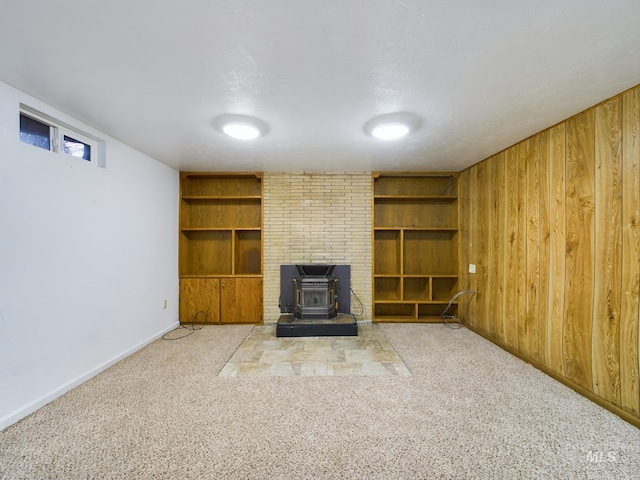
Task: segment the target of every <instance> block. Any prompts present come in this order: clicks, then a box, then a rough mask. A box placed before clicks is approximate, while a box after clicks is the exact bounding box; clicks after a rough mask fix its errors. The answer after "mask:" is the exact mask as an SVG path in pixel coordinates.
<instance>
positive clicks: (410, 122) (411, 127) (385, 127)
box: [364, 112, 422, 140]
mask: <svg viewBox="0 0 640 480" xmlns="http://www.w3.org/2000/svg"><path fill="white" fill-rule="evenodd" d="M421 124H422V120H421V119H420V117H419V116H418V115H416V114H415V113H410V112H396V113H387V114H385V115H379V116H377V117H374V118H372V119H371V120H369V121H368V122H367V123H365V124H364V131H365V132H366V133H367V134H368V135H371V136H372V137H376V138H379V139H381V140H396V139H398V138H401V137H404V136H405V135H407V134H408V133H410V132H413V131H415V130H417V129H418V128H419V127H420V125H421Z"/></svg>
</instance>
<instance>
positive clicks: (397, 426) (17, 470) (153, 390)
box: [0, 324, 640, 480]
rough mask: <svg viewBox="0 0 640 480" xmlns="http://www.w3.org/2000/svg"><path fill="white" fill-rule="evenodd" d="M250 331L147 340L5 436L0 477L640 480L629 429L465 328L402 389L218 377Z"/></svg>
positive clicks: (309, 379) (433, 349)
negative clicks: (143, 345) (579, 479)
mask: <svg viewBox="0 0 640 480" xmlns="http://www.w3.org/2000/svg"><path fill="white" fill-rule="evenodd" d="M251 328H252V327H250V326H220V327H205V328H203V329H202V330H200V331H196V332H195V333H194V334H193V335H190V336H188V337H186V338H184V339H182V340H177V341H173V342H167V341H157V342H154V343H152V344H151V345H149V346H148V347H146V348H144V349H143V350H141V351H139V352H137V353H136V354H134V355H132V356H131V357H129V358H127V359H125V360H123V361H122V362H120V363H118V364H117V365H115V366H113V367H112V368H110V369H108V370H107V371H105V372H103V373H102V374H100V375H98V376H97V377H95V378H93V379H91V380H90V381H88V382H86V383H85V384H83V385H81V386H80V387H78V388H76V389H74V390H73V391H71V392H69V393H67V394H66V395H64V396H63V397H61V398H59V399H57V400H55V401H54V402H52V403H50V404H49V405H47V406H45V407H43V408H42V409H40V410H38V411H37V412H35V413H34V414H32V415H30V416H28V417H27V418H25V419H23V420H22V421H20V422H18V423H17V424H15V425H13V426H11V427H9V428H7V429H5V430H4V431H3V432H1V433H0V478H2V479H17V478H19V479H96V478H98V479H132V478H135V479H150V478H153V479H292V480H293V479H296V480H297V479H314V480H318V479H367V480H369V479H385V480H388V479H430V478H443V479H449V478H456V479H457V478H473V479H476V478H479V479H493V478H500V479H516V478H518V479H521V478H539V479H556V478H562V479H573V478H594V479H596V478H597V479H616V480H618V479H638V472H640V430H638V429H637V428H635V427H633V426H632V425H630V424H628V423H626V422H624V421H623V420H621V419H620V418H618V417H616V416H615V415H613V414H611V413H609V412H608V411H606V410H603V409H602V408H600V407H599V406H597V405H595V404H594V403H592V402H590V401H589V400H587V399H585V398H583V397H581V396H579V395H578V394H576V393H575V392H573V391H572V390H570V389H568V388H566V387H564V386H563V385H561V384H559V383H557V382H556V381H554V380H552V379H551V378H549V377H547V376H546V375H544V374H543V373H541V372H539V371H538V370H535V369H534V368H533V367H531V366H529V365H527V364H526V363H524V362H522V361H520V360H519V359H517V358H515V357H513V356H511V355H509V354H508V353H506V352H504V351H502V350H500V349H499V348H497V347H496V346H494V345H493V344H491V343H489V342H487V341H486V340H484V339H483V338H481V337H479V336H477V335H475V334H474V333H472V332H470V331H468V330H466V329H464V328H463V329H460V330H451V329H448V328H446V327H444V326H443V325H437V324H436V325H424V324H416V325H408V324H404V325H403V324H385V325H381V326H380V328H381V330H382V332H383V333H384V334H385V335H386V337H387V338H388V339H389V341H390V342H391V344H392V345H393V347H394V348H395V350H396V351H397V352H398V354H399V356H400V357H401V358H402V360H403V362H404V363H405V364H406V366H407V368H408V369H409V370H410V371H411V376H400V375H380V376H373V375H369V376H362V375H358V376H326V375H323V376H267V377H220V376H217V373H218V372H219V371H220V370H221V369H222V367H223V366H224V365H225V364H226V363H227V361H228V359H229V358H230V357H231V356H232V354H233V353H234V352H235V351H236V349H237V348H238V346H239V345H240V344H241V343H242V342H243V341H244V340H245V338H246V337H247V335H248V334H249V332H250V331H251Z"/></svg>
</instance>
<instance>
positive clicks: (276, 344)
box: [218, 323, 411, 377]
mask: <svg viewBox="0 0 640 480" xmlns="http://www.w3.org/2000/svg"><path fill="white" fill-rule="evenodd" d="M218 375H219V376H221V377H241V376H297V375H304V376H320V375H346V376H355V375H404V376H409V375H411V373H409V370H407V367H406V366H405V364H404V363H402V360H401V359H400V357H399V356H398V354H397V353H396V351H395V350H394V349H393V346H392V345H391V343H389V340H388V339H387V337H386V336H385V334H384V333H383V332H382V330H381V329H380V327H379V326H378V325H374V324H371V323H366V324H361V325H359V326H358V336H347V337H343V336H335V337H333V336H326V337H277V336H276V327H275V326H273V325H265V326H261V327H254V328H253V330H251V333H250V334H249V336H248V337H247V338H246V339H245V340H244V341H243V342H242V344H240V346H239V347H238V349H237V350H236V352H235V353H234V354H233V356H232V357H231V358H230V359H229V361H228V362H227V363H226V365H225V366H224V367H223V368H222V370H221V371H220V373H219V374H218Z"/></svg>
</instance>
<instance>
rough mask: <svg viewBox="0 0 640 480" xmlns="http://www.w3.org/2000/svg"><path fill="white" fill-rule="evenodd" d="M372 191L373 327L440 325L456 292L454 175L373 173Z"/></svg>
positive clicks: (456, 229)
mask: <svg viewBox="0 0 640 480" xmlns="http://www.w3.org/2000/svg"><path fill="white" fill-rule="evenodd" d="M373 188H374V192H373V194H374V195H373V239H374V241H373V244H374V247H373V270H374V271H373V282H374V284H373V297H374V302H373V303H374V305H373V319H374V321H378V322H433V321H441V317H440V315H441V313H442V311H443V310H444V309H445V308H446V306H447V304H448V303H449V300H451V298H452V297H453V296H454V295H455V294H456V293H457V290H458V177H457V174H448V173H433V174H428V173H415V174H413V173H406V174H403V173H374V174H373ZM452 308H453V310H450V311H449V312H448V313H455V311H456V308H457V306H456V305H454V306H453V307H452Z"/></svg>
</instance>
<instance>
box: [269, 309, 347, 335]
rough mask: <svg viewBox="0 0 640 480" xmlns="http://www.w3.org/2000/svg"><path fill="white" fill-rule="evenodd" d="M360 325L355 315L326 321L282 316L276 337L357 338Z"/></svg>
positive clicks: (338, 316) (341, 315) (336, 317)
mask: <svg viewBox="0 0 640 480" xmlns="http://www.w3.org/2000/svg"><path fill="white" fill-rule="evenodd" d="M357 336H358V323H357V322H356V319H355V317H354V316H353V315H351V314H349V313H339V314H338V315H337V316H335V317H333V318H329V319H324V320H318V319H315V320H308V319H307V320H304V319H301V318H295V317H294V316H293V315H281V316H280V319H279V320H278V324H277V326H276V337H357Z"/></svg>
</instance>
